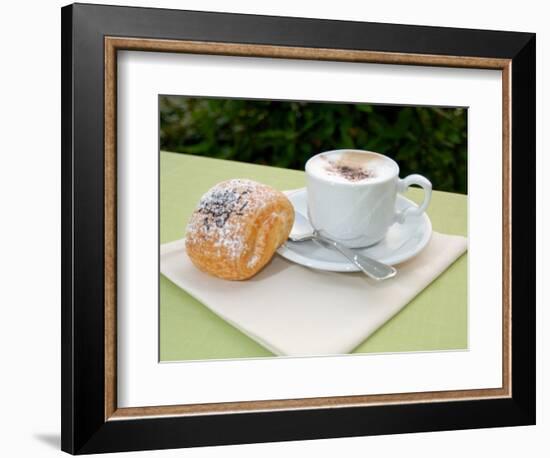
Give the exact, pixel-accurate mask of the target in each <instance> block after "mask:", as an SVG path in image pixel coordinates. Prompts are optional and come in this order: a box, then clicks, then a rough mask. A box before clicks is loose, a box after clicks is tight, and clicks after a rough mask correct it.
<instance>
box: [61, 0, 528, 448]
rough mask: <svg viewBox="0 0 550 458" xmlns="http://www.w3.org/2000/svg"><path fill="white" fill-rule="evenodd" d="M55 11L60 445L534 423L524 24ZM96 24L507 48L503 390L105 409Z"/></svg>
mask: <svg viewBox="0 0 550 458" xmlns="http://www.w3.org/2000/svg"><path fill="white" fill-rule="evenodd" d="M61 14H62V36H61V38H62V39H61V51H62V68H61V70H62V72H61V73H62V101H61V103H62V134H61V135H62V164H61V167H62V202H61V203H62V322H61V327H62V335H61V340H62V355H61V356H62V384H61V397H62V406H61V413H62V436H61V443H62V449H63V450H64V451H66V452H69V453H72V454H84V453H99V452H115V451H129V450H147V449H164V448H177V447H191V446H203V445H222V444H239V443H253V442H271V441H287V440H302V439H317V438H330V437H348V436H359V435H378V434H395V433H405V432H423V431H441V430H453V429H469V428H484V427H501V426H516V425H532V424H535V378H536V377H535V369H536V366H535V359H536V348H535V338H536V334H535V319H536V317H535V249H536V246H535V239H536V237H535V235H536V234H535V203H536V197H535V34H532V33H520V32H501V31H486V30H470V29H451V28H443V27H424V26H410V25H394V24H379V23H362V22H349V21H329V20H319V19H304V18H286V17H269V16H254V15H242V14H226V13H207V12H195V11H177V10H167V9H148V8H133V7H113V6H103V5H88V4H74V5H69V6H66V7H64V8H62V11H61ZM105 36H115V37H140V38H154V39H172V40H194V41H205V42H219V43H246V44H260V45H279V46H291V47H294V46H296V47H312V48H327V49H331V48H334V49H347V50H369V51H377V52H391V53H412V54H428V55H440V56H469V57H485V58H504V59H511V62H512V73H511V85H512V91H511V94H512V101H511V102H512V103H511V107H512V113H511V117H512V128H511V142H512V147H511V151H512V155H511V157H512V170H513V173H512V177H511V180H512V187H511V189H512V191H511V206H512V208H513V212H512V227H513V231H512V236H511V237H512V239H511V244H512V256H511V259H512V261H511V262H512V285H513V287H512V299H511V301H512V304H513V314H512V320H511V326H512V329H511V332H512V336H513V340H512V351H511V355H510V357H511V369H512V396H511V397H509V398H505V399H483V400H463V401H449V402H423V403H407V404H389V405H374V406H367V407H343V408H337V409H330V408H321V409H310V410H308V409H305V410H288V411H271V412H254V413H239V414H222V415H219V414H217V415H211V414H210V415H195V416H174V417H156V418H153V417H152V418H142V419H129V420H125V419H116V420H106V419H105V410H104V405H105V404H104V399H105V385H104V381H105V364H104V363H105V359H104V357H105V324H104V301H105V297H104V294H105V292H104V282H105V272H104V243H105V242H104V224H105V214H104V154H103V152H104V135H105V132H104V97H103V96H104V65H105V56H104V37H105ZM487 261H488V264H489V265H490V260H487ZM495 268H498V266H496V267H495Z"/></svg>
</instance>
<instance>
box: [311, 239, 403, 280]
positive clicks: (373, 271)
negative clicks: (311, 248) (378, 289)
mask: <svg viewBox="0 0 550 458" xmlns="http://www.w3.org/2000/svg"><path fill="white" fill-rule="evenodd" d="M314 239H315V240H317V241H319V242H321V245H324V246H330V247H333V248H336V249H337V250H338V251H339V252H340V253H342V254H343V255H344V256H345V257H346V258H348V259H349V260H350V261H351V262H353V263H354V264H355V265H356V266H357V267H359V269H361V271H362V272H363V273H364V274H365V275H367V276H368V277H370V278H372V279H373V280H386V279H388V278H391V277H393V276H395V274H396V273H397V270H395V268H394V267H392V266H389V265H387V264H384V263H382V262H379V261H376V260H375V259H372V258H369V257H367V256H364V255H362V254H359V253H356V252H355V251H353V250H351V249H349V248H348V247H345V246H344V245H341V244H340V243H338V242H336V241H334V240H330V239H327V238H325V237H323V236H321V235H319V234H315V235H314Z"/></svg>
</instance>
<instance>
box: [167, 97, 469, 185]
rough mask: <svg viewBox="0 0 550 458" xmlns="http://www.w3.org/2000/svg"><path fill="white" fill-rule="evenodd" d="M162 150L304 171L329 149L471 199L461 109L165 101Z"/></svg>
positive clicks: (233, 101) (264, 102) (342, 104)
mask: <svg viewBox="0 0 550 458" xmlns="http://www.w3.org/2000/svg"><path fill="white" fill-rule="evenodd" d="M159 103H160V147H161V149H162V150H165V151H173V152H179V153H187V154H197V155H202V156H208V157H215V158H221V159H230V160H235V161H244V162H252V163H256V164H266V165H272V166H277V167H285V168H291V169H302V170H303V168H304V164H305V162H306V161H307V160H308V159H309V158H310V157H311V156H313V155H315V154H317V153H319V152H322V151H327V150H331V149H341V148H357V149H366V150H371V151H377V152H379V153H383V154H386V155H388V156H390V157H392V158H393V159H395V160H396V161H397V162H398V164H399V166H400V168H401V176H405V175H407V174H409V173H420V174H422V175H425V176H426V177H427V178H429V179H430V180H431V181H432V183H433V186H434V189H437V190H441V191H450V192H459V193H464V194H465V193H466V192H467V182H466V176H467V173H466V170H467V151H466V149H467V141H466V140H467V138H466V137H467V129H466V122H467V121H466V119H467V118H466V110H465V109H463V108H437V107H398V106H388V105H367V104H348V103H324V102H323V103H319V102H279V101H267V100H238V99H208V98H202V97H201V98H194V97H183V96H161V97H160V101H159Z"/></svg>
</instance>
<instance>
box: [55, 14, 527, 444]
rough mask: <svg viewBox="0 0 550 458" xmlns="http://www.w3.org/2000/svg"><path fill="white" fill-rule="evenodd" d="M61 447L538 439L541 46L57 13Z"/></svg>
mask: <svg viewBox="0 0 550 458" xmlns="http://www.w3.org/2000/svg"><path fill="white" fill-rule="evenodd" d="M62 148H63V151H62V179H63V183H62V232H63V234H62V237H63V243H62V248H63V249H62V261H63V262H62V265H63V272H62V280H63V284H62V291H63V294H62V448H63V450H65V451H67V452H69V453H73V454H81V453H98V452H114V451H127V450H145V449H160V448H175V447H190V446H201V445H222V444H237V443H246V442H249V443H250V442H267V441H283V440H299V439H314V438H328V437H345V436H357V435H374V434H393V433H403V432H420V431H439V430H450V429H465V428H482V427H496V426H513V425H530V424H534V422H535V275H534V274H535V35H534V34H530V33H520V32H500V31H486V30H467V29H451V28H440V27H424V26H409V25H394V24H378V23H361V22H346V21H327V20H318V19H303V18H285V17H268V16H252V15H239V14H225V13H224V14H222V13H205V12H192V11H177V10H164V9H147V8H130V7H112V6H102V5H84V4H75V5H70V6H67V7H64V8H63V9H62Z"/></svg>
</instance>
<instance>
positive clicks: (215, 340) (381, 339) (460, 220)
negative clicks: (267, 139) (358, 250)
mask: <svg viewBox="0 0 550 458" xmlns="http://www.w3.org/2000/svg"><path fill="white" fill-rule="evenodd" d="M230 178H250V179H253V180H256V181H260V182H262V183H266V184H268V185H271V186H273V187H274V188H277V189H280V190H286V189H295V188H300V187H303V186H304V185H305V177H304V173H303V172H301V171H296V170H288V169H282V168H276V167H268V166H262V165H255V164H247V163H242V162H234V161H224V160H220V159H211V158H204V157H199V156H190V155H185V154H175V153H168V152H161V155H160V242H161V243H166V242H170V241H173V240H176V239H181V238H183V237H184V236H185V227H186V224H187V221H188V219H189V217H190V215H191V213H192V211H193V209H194V208H195V205H196V204H197V202H198V201H199V199H200V197H201V196H202V195H203V194H204V193H205V192H206V191H207V190H208V189H209V188H211V187H212V186H213V185H215V184H216V183H218V182H220V181H223V180H227V179H230ZM406 196H407V197H408V198H410V199H412V200H414V201H416V202H419V201H420V200H421V199H422V191H421V190H418V189H410V190H409V191H408V192H407V194H406ZM428 215H429V217H430V219H431V221H432V226H433V229H434V230H435V231H438V232H441V233H444V234H456V235H464V236H465V235H466V233H467V196H465V195H460V194H451V193H447V192H440V191H434V192H433V195H432V201H431V204H430V207H429V209H428ZM343 275H345V274H343ZM467 312H468V307H467V254H464V255H463V256H461V257H460V258H459V259H458V260H457V261H456V262H455V263H454V264H452V265H451V266H450V267H449V269H447V270H446V271H445V272H444V273H443V274H442V275H441V276H440V277H438V278H437V279H436V280H435V281H434V282H433V283H432V284H431V285H430V286H428V287H427V288H426V289H424V290H423V291H422V292H421V293H420V294H419V295H418V296H416V298H415V299H413V300H412V301H411V302H410V303H409V304H408V305H407V306H406V307H404V308H403V310H401V311H400V312H399V313H398V314H396V315H395V316H394V317H393V318H392V319H391V320H389V321H388V322H387V323H386V324H384V325H383V326H382V327H381V328H379V329H378V330H377V331H376V332H375V333H374V334H372V335H371V336H370V337H369V338H368V339H367V340H365V341H364V342H363V343H361V345H359V346H358V347H357V348H356V349H355V350H354V351H353V353H379V352H403V351H430V350H452V349H465V348H467V340H468V333H467V331H468V330H467ZM327 339H330V335H327ZM263 356H274V355H273V354H272V353H271V352H270V351H268V350H267V349H265V348H263V347H262V346H261V345H260V344H258V343H256V342H255V341H254V340H252V339H250V338H249V337H247V336H246V335H244V334H243V333H241V332H240V331H239V330H237V329H236V328H234V327H233V326H231V325H230V324H228V323H226V322H225V321H224V320H222V319H221V318H219V317H218V316H217V315H215V314H214V313H213V312H211V311H210V310H209V309H208V308H207V307H206V306H204V305H203V304H202V303H200V302H199V301H197V300H196V299H194V298H192V297H191V296H190V295H189V294H187V293H186V292H185V291H183V290H182V289H180V288H179V287H177V286H176V285H174V284H173V283H172V282H170V280H168V279H167V278H165V277H164V276H162V275H161V276H160V359H161V361H181V360H201V359H223V358H251V357H254V358H257V357H263Z"/></svg>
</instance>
